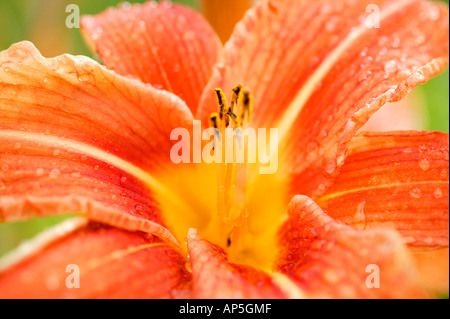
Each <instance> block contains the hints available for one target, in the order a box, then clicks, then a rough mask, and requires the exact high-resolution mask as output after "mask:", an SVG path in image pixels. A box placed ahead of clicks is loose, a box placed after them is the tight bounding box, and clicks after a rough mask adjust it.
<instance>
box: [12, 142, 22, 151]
mask: <svg viewBox="0 0 450 319" xmlns="http://www.w3.org/2000/svg"><path fill="white" fill-rule="evenodd" d="M21 146H22V145H21V144H20V143H18V142H17V143H16V144H14V149H16V150H18V149H19V148H20V147H21Z"/></svg>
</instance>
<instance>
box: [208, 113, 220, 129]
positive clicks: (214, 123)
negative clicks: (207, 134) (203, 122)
mask: <svg viewBox="0 0 450 319" xmlns="http://www.w3.org/2000/svg"><path fill="white" fill-rule="evenodd" d="M209 126H210V127H213V128H217V129H218V128H219V114H217V113H215V112H214V113H211V115H210V117H209Z"/></svg>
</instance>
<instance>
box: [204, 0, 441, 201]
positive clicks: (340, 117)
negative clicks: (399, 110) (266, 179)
mask: <svg viewBox="0 0 450 319" xmlns="http://www.w3.org/2000/svg"><path fill="white" fill-rule="evenodd" d="M374 7H375V9H374ZM369 9H370V10H369ZM377 9H378V10H379V19H380V20H379V24H380V27H379V28H377V27H371V26H374V25H371V24H370V23H371V21H372V18H373V17H374V15H373V10H377ZM447 64H448V8H447V7H446V6H445V5H442V4H436V3H432V2H426V1H421V0H401V1H397V0H395V1H394V0H378V1H373V0H367V1H366V0H364V1H348V0H340V1H331V2H330V1H294V0H292V1H276V0H273V1H262V2H261V3H260V4H259V5H257V6H256V7H254V8H253V9H252V10H250V11H249V12H248V13H247V14H246V16H245V17H244V19H243V20H242V21H241V22H240V23H239V24H238V25H237V26H236V29H235V31H234V33H233V35H232V37H231V39H230V41H229V42H228V43H227V44H226V45H225V60H224V61H223V63H221V64H218V65H217V66H216V68H215V71H214V74H213V77H212V79H211V81H210V82H209V84H208V86H207V87H206V88H205V91H204V93H203V96H202V100H201V102H200V107H199V113H198V117H200V118H202V119H204V120H206V117H207V116H208V115H209V114H210V113H211V112H213V111H214V107H215V104H214V102H213V99H214V94H213V93H214V92H213V89H214V88H215V87H221V88H222V89H224V90H225V91H230V90H231V89H232V87H233V86H234V85H236V83H242V84H243V85H244V86H245V87H247V88H249V89H250V90H251V91H252V93H253V94H254V96H255V100H254V105H255V106H254V112H253V113H254V116H253V122H252V125H253V126H254V127H278V129H279V134H278V136H279V139H280V147H279V149H280V155H281V153H283V157H285V158H284V162H286V163H289V164H287V165H289V167H288V168H287V169H288V173H287V174H288V175H291V176H295V178H294V180H295V185H293V193H294V194H306V195H310V196H314V197H315V196H318V195H320V194H321V193H323V191H325V189H326V188H327V187H328V186H329V185H330V184H331V181H330V180H331V179H332V178H334V176H335V175H336V174H337V171H338V168H339V166H340V165H342V164H343V161H344V159H345V153H346V148H347V144H348V142H349V140H350V139H351V138H352V137H353V135H354V134H355V133H356V132H357V130H358V129H359V128H360V127H361V126H362V125H363V124H364V123H365V122H366V121H367V120H368V118H369V117H370V116H371V115H372V114H373V113H374V112H376V111H377V110H378V109H379V108H380V107H381V106H382V105H383V104H385V103H386V102H392V101H397V100H399V99H401V98H402V97H404V96H405V95H406V94H407V93H408V92H410V91H411V90H412V89H413V88H414V87H415V86H417V85H418V84H420V83H425V82H426V81H427V80H428V79H429V78H430V77H432V76H434V75H436V74H438V73H439V72H441V71H442V70H443V69H444V68H445V67H446V65H447Z"/></svg>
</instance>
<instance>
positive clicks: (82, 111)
mask: <svg viewBox="0 0 450 319" xmlns="http://www.w3.org/2000/svg"><path fill="white" fill-rule="evenodd" d="M0 88H1V89H0V141H1V143H0V148H1V149H2V151H1V153H0V154H1V155H0V160H1V163H0V166H1V169H0V195H1V197H0V201H1V204H2V205H1V207H2V208H1V210H0V218H1V219H3V220H13V219H18V218H24V217H29V216H32V215H36V214H39V215H43V214H52V213H53V214H54V213H67V212H68V211H71V212H82V213H86V212H87V213H89V214H90V217H92V218H94V219H97V220H100V221H102V222H106V223H109V224H112V225H115V226H118V227H125V228H126V229H129V230H142V231H146V232H148V231H155V232H156V233H158V234H159V235H163V236H164V237H166V235H167V236H168V237H171V235H170V234H169V232H168V231H167V230H166V229H165V228H164V227H161V226H159V225H157V224H155V222H156V223H163V221H162V219H161V218H160V214H159V211H158V209H157V207H156V206H157V205H156V203H155V201H154V200H153V197H154V195H155V192H158V193H165V195H164V196H166V195H167V194H168V193H170V190H169V189H168V188H167V187H165V186H163V185H162V184H161V183H159V182H158V180H157V179H156V178H155V177H154V176H153V175H152V174H153V173H155V172H157V171H158V172H161V171H164V170H163V169H161V168H162V167H163V166H164V165H166V164H167V163H170V148H171V141H170V139H169V136H170V132H171V130H172V129H173V128H175V127H183V126H185V125H187V123H189V121H191V120H192V114H191V112H190V111H189V109H188V108H187V106H186V104H184V103H183V102H182V101H181V100H180V99H179V98H177V97H176V96H174V95H172V94H171V93H168V92H165V91H161V90H157V89H154V88H152V87H151V86H149V85H145V84H143V83H141V82H139V81H137V80H130V79H127V78H124V77H122V76H119V75H117V74H115V73H114V72H112V71H108V70H106V69H105V68H104V67H102V66H100V65H98V64H97V63H96V62H95V61H93V60H90V59H88V58H85V57H74V56H70V55H63V56H59V57H56V58H51V59H46V58H44V57H42V56H41V55H40V53H39V52H38V51H37V50H36V48H35V47H34V46H33V45H32V44H31V43H29V42H21V43H18V44H15V45H13V46H12V47H11V48H9V49H8V50H6V51H3V52H1V53H0ZM150 172H151V173H150ZM172 239H173V238H172Z"/></svg>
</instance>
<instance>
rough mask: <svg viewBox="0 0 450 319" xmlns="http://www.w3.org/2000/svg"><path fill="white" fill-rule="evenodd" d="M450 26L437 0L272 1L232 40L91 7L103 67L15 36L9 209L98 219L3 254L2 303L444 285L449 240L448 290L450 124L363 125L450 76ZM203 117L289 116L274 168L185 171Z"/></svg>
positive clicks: (6, 102) (4, 175) (5, 100)
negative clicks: (434, 278)
mask: <svg viewBox="0 0 450 319" xmlns="http://www.w3.org/2000/svg"><path fill="white" fill-rule="evenodd" d="M369 5H375V6H376V8H378V9H379V16H378V17H379V21H378V22H379V27H373V25H372V27H369V26H368V25H367V21H368V19H371V18H372V17H373V16H372V15H373V12H371V11H368V10H367V8H368V6H369ZM448 25H449V15H448V8H447V6H445V5H443V4H440V3H433V2H428V1H422V0H399V1H398V0H376V1H375V0H370V1H369V0H367V1H366V0H361V1H350V0H339V1H325V0H320V1H303V0H268V1H261V2H259V3H258V4H256V5H255V6H254V7H253V8H251V9H250V10H249V11H247V13H246V14H245V17H244V18H243V20H241V22H239V23H238V24H237V25H236V27H235V29H234V32H233V34H232V36H231V38H230V40H229V41H228V42H227V43H226V44H225V45H224V46H222V45H221V42H220V40H219V38H218V36H217V35H216V34H215V32H214V31H213V30H212V28H211V27H210V26H209V24H208V23H207V22H206V21H205V20H204V18H203V17H202V16H201V15H200V14H198V13H196V12H195V11H193V10H191V9H189V8H186V7H184V6H180V5H173V4H168V3H164V2H163V3H160V4H157V3H155V2H148V3H145V4H143V5H131V6H129V5H126V6H122V7H120V8H114V9H112V8H111V9H108V10H106V11H105V12H103V13H101V14H99V15H96V16H86V17H83V18H82V30H83V33H84V35H85V38H86V39H87V42H88V43H89V44H90V45H91V46H92V48H93V49H94V50H95V51H96V52H97V53H98V54H99V56H100V58H101V61H102V63H103V64H104V66H102V65H100V64H98V63H96V62H95V61H93V60H91V59H89V58H86V57H83V56H71V55H67V54H65V55H62V56H58V57H55V58H44V57H43V56H42V55H41V54H40V53H39V52H38V50H37V49H36V48H35V47H34V46H33V44H32V43H30V42H20V43H17V44H14V45H13V46H11V47H10V48H9V49H8V50H5V51H3V52H1V53H0V220H1V221H3V222H11V221H16V220H22V219H26V218H31V217H35V216H50V215H56V214H67V213H82V215H81V216H80V217H76V218H74V219H69V220H67V221H65V222H63V223H62V224H61V225H57V226H56V227H54V228H52V229H50V230H48V231H46V232H44V233H43V234H41V235H39V236H38V237H37V238H35V239H33V240H32V241H30V242H27V243H26V244H24V245H22V246H20V247H19V248H18V249H17V250H15V251H13V252H12V253H11V254H9V255H7V256H6V257H5V258H4V259H3V260H2V262H1V263H0V297H1V298H16V297H19V298H414V297H419V298H421V297H427V296H430V295H429V292H430V289H429V288H430V287H427V285H426V284H424V280H426V279H424V277H421V273H420V271H419V272H418V270H420V268H416V266H417V265H420V263H419V262H418V260H419V257H417V256H416V257H417V258H415V256H414V254H415V253H416V252H420V253H422V254H423V255H421V257H420V258H421V259H420V261H422V262H423V260H425V259H426V258H431V257H432V256H434V253H435V252H438V254H439V256H438V258H439V262H438V261H436V265H438V267H437V268H436V269H434V271H433V273H434V274H435V275H436V273H439V274H440V275H442V276H444V278H445V276H447V277H446V278H447V279H446V280H447V283H448V268H447V269H444V268H445V266H442V263H441V258H447V259H448V250H447V254H446V253H445V251H444V250H445V249H448V233H449V224H448V222H449V220H448V216H449V197H448V191H449V142H448V134H445V133H440V132H416V131H396V132H383V133H380V132H358V130H359V129H360V128H361V127H362V126H363V125H364V123H365V122H367V120H368V119H369V118H370V116H371V115H373V114H374V113H375V112H376V111H377V110H378V109H380V107H381V106H382V105H383V104H385V103H387V102H393V101H398V100H400V99H401V98H403V97H404V96H405V95H406V94H407V93H409V92H410V91H411V90H412V89H413V88H414V87H416V86H417V85H419V84H423V83H425V82H426V81H427V80H428V79H430V78H431V77H433V76H435V75H436V74H438V73H440V72H442V71H443V70H444V69H445V68H446V66H447V64H448V35H449V34H448V33H449V32H448V30H449V26H448ZM237 84H242V87H243V88H244V89H246V90H248V92H245V93H242V92H243V91H242V90H241V87H240V86H236V85H237ZM218 88H220V89H221V90H218ZM216 89H217V90H216ZM223 92H225V93H227V92H230V93H232V98H231V104H232V106H230V109H229V112H226V109H225V106H224V103H225V99H224V94H223ZM242 94H244V95H242ZM217 98H218V100H219V105H220V104H221V106H222V108H221V111H224V110H225V112H223V113H220V114H219V115H216V117H212V118H211V114H213V113H216V112H218V111H217V109H218V103H217V101H216V99H217ZM252 106H254V107H253V110H252ZM238 112H240V113H239V114H241V115H242V116H240V117H238V116H236V114H238ZM219 117H220V118H221V120H220V119H219ZM235 118H238V120H236V121H235ZM194 119H197V120H201V121H202V123H203V126H204V127H206V126H207V125H208V124H207V123H210V121H211V119H213V121H212V125H215V126H217V127H220V128H221V129H224V128H225V126H226V125H230V126H233V125H234V126H236V125H237V126H241V127H246V126H249V127H253V128H278V132H279V135H278V143H277V144H276V146H277V147H278V150H279V152H278V156H279V167H278V170H277V172H276V173H275V174H267V175H262V174H258V171H257V170H256V166H257V165H250V163H244V164H243V165H239V164H237V163H236V164H234V163H229V164H215V163H212V164H206V163H179V164H175V163H174V162H173V161H172V160H171V158H170V153H171V150H172V147H173V145H174V143H175V142H174V141H172V140H171V139H170V136H171V132H172V131H173V130H174V129H176V128H186V129H188V130H189V132H193V131H195V128H194V129H193V128H192V125H193V120H194ZM193 133H194V134H195V132H193ZM195 143H196V142H195V141H193V142H192V144H193V145H191V146H192V149H194V148H195V145H194V144H195ZM188 145H190V143H189V144H188ZM214 151H216V149H215V150H214ZM442 251H444V253H442ZM442 260H443V259H442ZM73 267H75V268H73ZM447 267H448V266H447ZM73 269H78V270H79V273H78V275H79V279H78V280H77V279H76V278H75V277H74V276H72V275H75V274H77V273H76V272H72V270H73ZM377 272H379V278H378V279H377V278H376V275H377ZM440 278H442V277H440ZM377 280H378V281H379V282H378V283H379V286H378V285H377ZM431 291H432V290H431Z"/></svg>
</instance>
